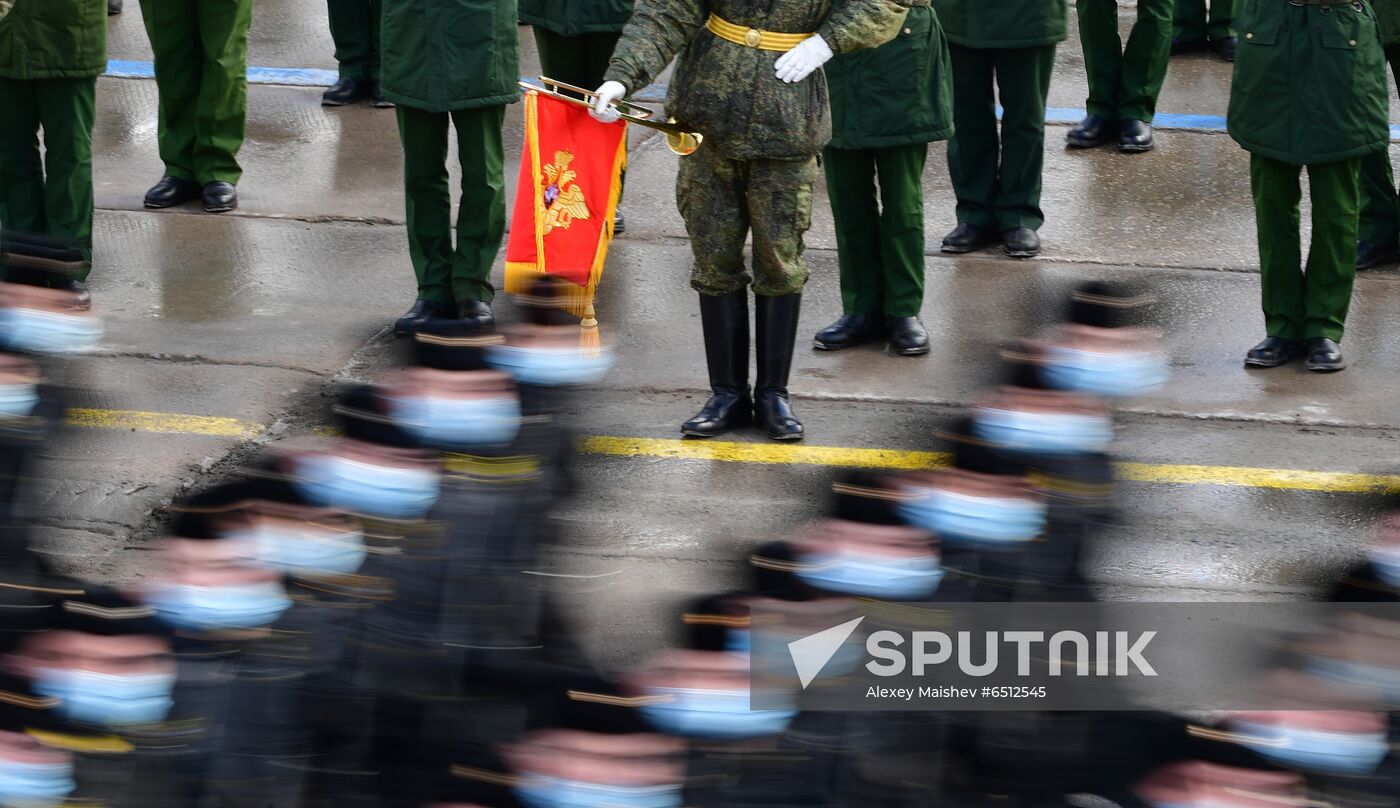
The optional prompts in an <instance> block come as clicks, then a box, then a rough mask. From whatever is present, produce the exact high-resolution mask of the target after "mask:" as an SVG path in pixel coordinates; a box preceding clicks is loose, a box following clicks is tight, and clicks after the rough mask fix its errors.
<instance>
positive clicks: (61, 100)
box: [0, 0, 107, 281]
mask: <svg viewBox="0 0 1400 808" xmlns="http://www.w3.org/2000/svg"><path fill="white" fill-rule="evenodd" d="M106 69H107V23H106V18H105V17H104V16H103V14H102V3H101V0H19V2H17V3H15V5H14V7H13V8H12V9H11V11H10V13H9V14H0V110H4V112H3V114H0V250H5V247H4V241H5V240H6V239H9V238H13V237H15V236H20V235H23V234H28V235H32V236H48V237H50V238H53V239H55V240H58V241H60V242H62V243H63V245H64V246H67V247H71V248H72V249H76V250H77V251H78V252H79V253H80V254H81V257H82V269H81V271H80V272H79V273H78V274H77V277H76V278H75V280H77V281H82V280H84V279H85V278H86V277H87V273H88V269H89V268H90V267H91V263H92V210H93V201H92V126H93V119H94V116H95V114H96V94H97V77H98V76H99V75H101V74H102V72H103V71H104V70H106ZM41 129H42V130H43V133H44V151H43V156H42V157H41V156H40V152H39V138H38V133H39V131H40V130H41Z"/></svg>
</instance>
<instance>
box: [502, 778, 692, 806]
mask: <svg viewBox="0 0 1400 808" xmlns="http://www.w3.org/2000/svg"><path fill="white" fill-rule="evenodd" d="M514 791H515V798H516V799H518V800H520V802H521V804H522V805H525V806H527V807H528V808H681V787H680V786H678V785H675V786H605V785H601V784H598V783H585V782H583V781H581V780H565V779H563V778H559V777H545V776H544V775H540V774H529V775H526V776H525V777H524V778H522V780H521V782H520V783H519V784H517V785H516V786H515V789H514Z"/></svg>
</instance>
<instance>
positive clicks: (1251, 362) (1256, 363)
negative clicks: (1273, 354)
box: [1244, 356, 1312, 370]
mask: <svg viewBox="0 0 1400 808" xmlns="http://www.w3.org/2000/svg"><path fill="white" fill-rule="evenodd" d="M1292 361H1293V357H1291V356H1290V357H1287V358H1284V359H1280V360H1278V361H1277V362H1266V361H1264V360H1263V359H1250V358H1249V357H1245V360H1244V366H1245V367H1247V368H1281V367H1283V366H1284V365H1286V364H1288V363H1289V362H1292ZM1308 369H1309V370H1312V368H1308Z"/></svg>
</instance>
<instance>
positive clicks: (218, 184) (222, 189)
mask: <svg viewBox="0 0 1400 808" xmlns="http://www.w3.org/2000/svg"><path fill="white" fill-rule="evenodd" d="M236 207H238V189H237V188H235V187H233V183H231V182H224V181H223V180H214V181H213V182H211V183H209V184H208V185H205V186H204V209H205V210H206V211H208V212H210V213H224V212H225V211H230V210H233V209H234V208H236Z"/></svg>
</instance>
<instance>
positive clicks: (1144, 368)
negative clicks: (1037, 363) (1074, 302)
mask: <svg viewBox="0 0 1400 808" xmlns="http://www.w3.org/2000/svg"><path fill="white" fill-rule="evenodd" d="M1043 373H1044V375H1045V381H1046V383H1047V384H1049V385H1050V386H1051V387H1054V388H1055V389H1057V390H1073V391H1075V392H1077V393H1090V394H1092V395H1096V396H1107V397H1110V398H1123V397H1127V396H1144V395H1148V394H1150V393H1155V392H1157V391H1158V390H1160V389H1162V386H1163V385H1165V384H1166V383H1167V377H1168V376H1169V375H1170V374H1169V372H1168V370H1167V362H1166V359H1165V358H1163V357H1162V356H1161V355H1160V354H1155V353H1150V352H1147V351H1122V352H1114V353H1099V352H1097V351H1083V350H1080V349H1078V348H1064V347H1058V346H1052V347H1051V348H1050V349H1049V350H1048V351H1047V356H1046V363H1045V366H1044V368H1043Z"/></svg>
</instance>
